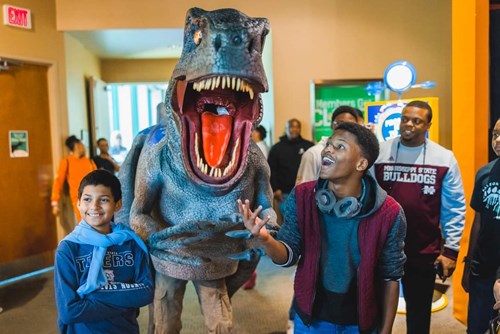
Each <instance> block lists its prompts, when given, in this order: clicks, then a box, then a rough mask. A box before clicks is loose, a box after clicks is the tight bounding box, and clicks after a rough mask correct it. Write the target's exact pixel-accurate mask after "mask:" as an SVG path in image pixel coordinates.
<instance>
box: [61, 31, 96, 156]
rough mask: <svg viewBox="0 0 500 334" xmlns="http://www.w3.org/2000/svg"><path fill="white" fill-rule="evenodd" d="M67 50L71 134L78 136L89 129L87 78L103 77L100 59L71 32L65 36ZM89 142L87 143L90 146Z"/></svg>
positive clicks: (67, 86) (67, 90) (67, 88)
mask: <svg viewBox="0 0 500 334" xmlns="http://www.w3.org/2000/svg"><path fill="white" fill-rule="evenodd" d="M64 43H65V52H66V93H67V97H68V111H69V134H74V135H76V136H77V137H80V136H81V132H82V131H87V132H88V131H89V127H88V117H87V108H88V104H87V98H86V91H85V78H88V77H91V76H92V77H94V78H100V77H101V70H100V61H99V58H97V57H96V56H95V55H94V54H92V53H91V52H90V51H88V50H87V49H86V48H85V47H84V46H83V45H82V44H81V43H80V42H79V41H78V40H76V39H75V38H74V37H72V36H71V35H69V34H67V33H66V34H65V36H64ZM88 144H89V143H85V145H87V146H88Z"/></svg>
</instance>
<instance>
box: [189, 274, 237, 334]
mask: <svg viewBox="0 0 500 334" xmlns="http://www.w3.org/2000/svg"><path fill="white" fill-rule="evenodd" d="M193 284H194V287H195V289H196V293H197V294H198V301H199V303H200V308H201V313H202V314H203V318H204V319H205V325H206V326H207V328H208V333H209V334H230V333H233V308H232V306H231V301H230V300H229V296H228V294H227V287H226V280H225V279H224V278H221V279H216V280H211V281H193Z"/></svg>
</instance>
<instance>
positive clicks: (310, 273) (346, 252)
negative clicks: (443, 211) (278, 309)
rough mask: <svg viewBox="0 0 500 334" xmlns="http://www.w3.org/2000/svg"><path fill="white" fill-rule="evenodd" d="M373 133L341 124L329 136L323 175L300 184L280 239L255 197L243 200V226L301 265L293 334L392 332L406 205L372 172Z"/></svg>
mask: <svg viewBox="0 0 500 334" xmlns="http://www.w3.org/2000/svg"><path fill="white" fill-rule="evenodd" d="M378 153H379V144H378V141H377V139H376V137H375V135H374V134H373V133H372V132H371V131H370V130H368V129H366V128H364V127H363V126H361V125H358V124H355V123H343V124H340V125H339V126H338V127H337V128H336V130H335V133H334V134H333V135H332V137H330V138H329V139H328V142H327V145H326V147H325V149H324V150H323V152H322V153H321V156H322V165H321V172H320V177H319V179H318V180H317V181H312V182H307V183H303V184H300V185H298V186H297V187H296V188H295V189H294V190H293V191H292V192H291V193H290V196H289V198H288V200H287V202H286V205H285V215H284V222H283V225H282V227H281V230H280V231H279V233H278V236H277V239H274V238H273V237H272V236H271V235H270V234H269V233H268V231H267V230H266V229H265V228H262V227H263V226H264V225H265V224H266V223H267V221H268V219H269V218H264V219H260V218H259V217H258V215H259V213H260V211H261V208H260V207H259V208H257V210H255V212H252V211H251V210H250V209H249V208H250V207H251V206H250V203H249V201H248V200H246V201H245V202H244V203H243V202H241V201H238V205H239V211H240V213H241V215H242V216H243V221H244V223H245V227H246V228H247V229H248V230H249V231H250V232H251V233H252V235H253V236H254V237H257V238H258V239H260V241H261V243H262V246H263V248H264V250H265V252H266V254H267V255H268V256H269V257H270V258H271V259H272V260H273V261H274V262H275V263H276V264H278V265H280V266H284V267H288V266H292V265H294V264H296V263H297V273H296V275H295V284H294V286H295V287H294V290H295V291H294V292H295V298H294V302H293V307H294V309H295V311H296V312H297V315H296V317H295V320H294V322H295V333H305V332H307V333H320V332H328V333H338V332H343V331H347V332H349V333H356V332H360V333H374V332H376V331H378V333H391V330H392V325H393V322H394V317H395V314H396V309H397V303H398V296H399V283H398V281H399V280H400V279H401V277H402V275H403V267H404V263H405V260H406V256H405V255H404V252H403V248H404V238H405V236H406V219H405V216H404V213H403V210H402V209H401V206H400V205H399V204H398V203H397V202H396V201H395V200H394V199H393V198H391V197H390V196H388V195H387V193H386V192H385V191H384V190H383V189H382V188H380V187H379V186H378V184H377V182H376V181H375V179H373V177H371V175H369V174H367V173H366V172H367V170H368V169H369V168H370V167H371V166H372V165H373V163H374V161H375V160H376V158H377V156H378Z"/></svg>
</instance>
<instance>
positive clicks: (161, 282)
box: [153, 272, 187, 334]
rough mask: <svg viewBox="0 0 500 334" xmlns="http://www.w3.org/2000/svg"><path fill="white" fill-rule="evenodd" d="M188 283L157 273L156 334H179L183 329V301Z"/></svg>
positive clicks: (155, 301) (155, 299) (155, 298)
mask: <svg viewBox="0 0 500 334" xmlns="http://www.w3.org/2000/svg"><path fill="white" fill-rule="evenodd" d="M186 284H187V281H184V280H179V279H176V278H173V277H170V276H166V275H163V274H161V273H159V272H156V276H155V297H154V301H153V303H154V322H155V333H156V334H179V333H180V332H181V329H182V322H181V313H182V300H183V299H184V292H185V291H186Z"/></svg>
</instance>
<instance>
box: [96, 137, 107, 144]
mask: <svg viewBox="0 0 500 334" xmlns="http://www.w3.org/2000/svg"><path fill="white" fill-rule="evenodd" d="M104 140H105V141H108V140H107V139H106V138H99V139H97V145H99V144H100V143H101V142H102V141H104Z"/></svg>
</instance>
